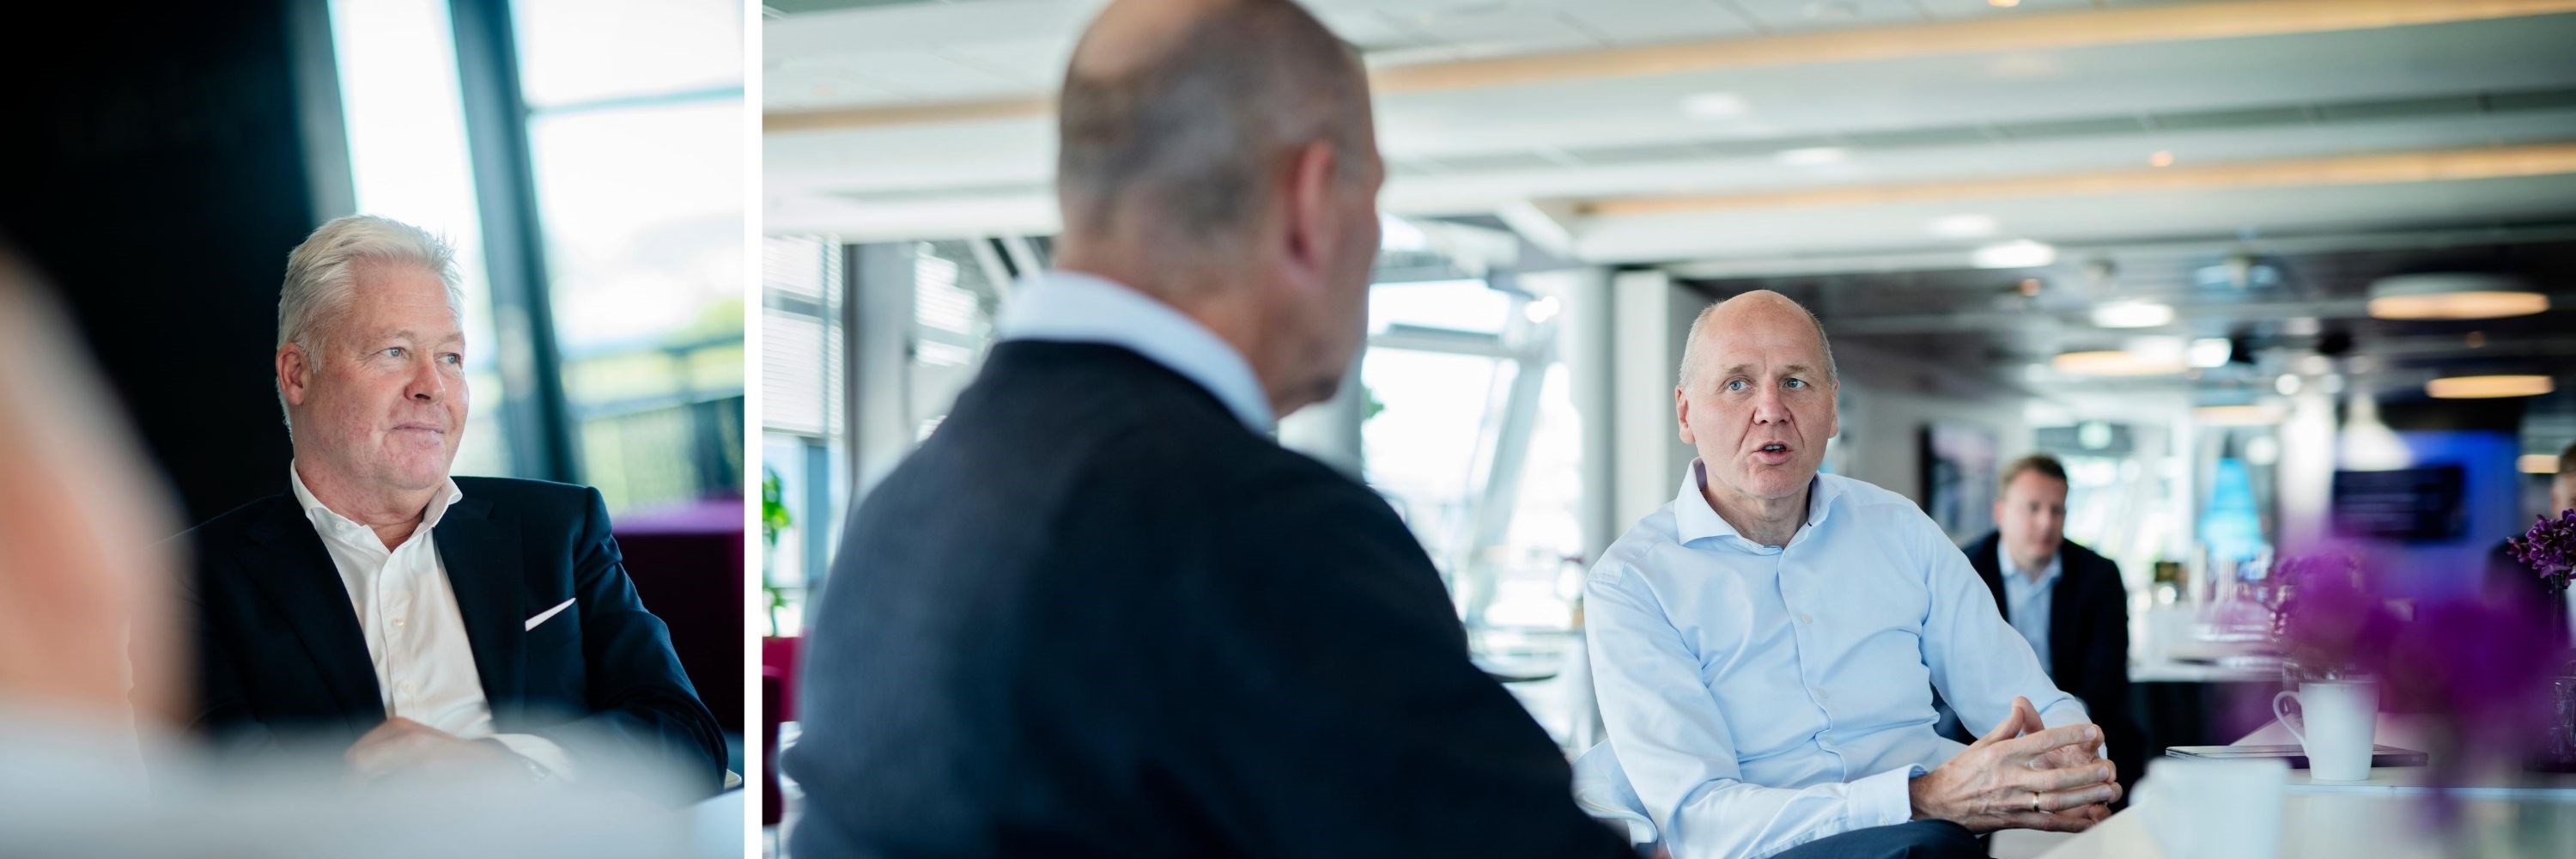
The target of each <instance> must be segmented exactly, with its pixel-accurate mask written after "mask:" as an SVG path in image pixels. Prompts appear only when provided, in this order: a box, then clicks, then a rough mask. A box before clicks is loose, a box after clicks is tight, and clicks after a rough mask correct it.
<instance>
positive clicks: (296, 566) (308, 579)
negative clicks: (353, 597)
mask: <svg viewBox="0 0 2576 859" xmlns="http://www.w3.org/2000/svg"><path fill="white" fill-rule="evenodd" d="M248 534H249V537H250V545H249V546H248V547H247V551H246V552H245V553H244V555H245V557H244V558H243V562H244V565H245V568H246V569H249V570H251V571H252V574H251V579H252V580H253V581H256V582H258V583H259V589H260V591H261V592H263V593H265V594H267V596H268V599H269V601H270V602H271V603H273V604H275V605H276V607H277V609H278V614H280V615H282V616H284V617H285V618H286V626H287V628H288V629H290V630H293V631H294V633H295V636H296V637H297V638H298V639H301V640H303V642H304V648H305V650H306V651H307V652H309V653H311V654H312V656H313V664H314V667H315V668H316V669H318V670H319V671H320V672H321V674H322V682H323V684H324V685H326V686H328V687H330V689H331V693H332V698H333V701H334V703H337V704H338V705H339V706H340V709H341V711H342V713H343V714H344V716H346V717H347V718H348V720H349V724H350V727H351V728H353V729H355V730H356V731H358V732H360V733H364V732H366V731H368V730H370V729H373V728H374V727H375V726H376V725H377V724H379V723H382V722H383V721H384V720H385V701H384V692H383V691H382V690H381V689H380V688H379V687H378V686H377V685H376V667H375V663H374V662H373V660H371V659H370V658H369V656H368V653H367V636H366V633H365V632H363V631H361V630H359V629H358V612H357V609H355V608H351V607H350V603H349V585H348V583H347V582H343V581H341V580H340V571H339V568H338V567H335V566H333V565H332V563H331V553H330V551H329V550H327V549H324V548H323V547H322V536H321V535H320V534H318V533H315V532H314V530H313V523H312V522H309V521H306V520H305V518H304V516H303V511H301V510H298V509H296V505H295V501H294V499H293V497H292V496H289V497H288V498H287V499H285V500H284V501H283V502H282V503H279V504H276V505H274V506H272V507H271V508H270V509H269V511H268V513H267V514H266V515H265V516H262V517H261V518H260V521H259V522H258V523H257V524H254V525H252V526H251V528H250V530H249V532H248Z"/></svg>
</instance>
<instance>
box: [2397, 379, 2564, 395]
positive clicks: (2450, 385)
mask: <svg viewBox="0 0 2576 859" xmlns="http://www.w3.org/2000/svg"><path fill="white" fill-rule="evenodd" d="M2556 389H2557V386H2556V385H2554V384H2552V383H2551V381H2550V379H2549V377H2548V376H2451V377H2448V378H2441V379H2434V380H2433V381H2430V382H2426V383H2424V393H2425V394H2427V395H2430V396H2432V397H2433V398H2435V399H2441V400H2486V399H2495V398H2498V397H2537V396H2540V395H2542V394H2546V393H2549V392H2550V391H2553V390H2556Z"/></svg>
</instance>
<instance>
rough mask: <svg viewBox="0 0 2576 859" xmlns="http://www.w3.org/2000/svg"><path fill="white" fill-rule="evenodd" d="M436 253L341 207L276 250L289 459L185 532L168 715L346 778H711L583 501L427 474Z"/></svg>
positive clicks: (451, 396) (575, 493)
mask: <svg viewBox="0 0 2576 859" xmlns="http://www.w3.org/2000/svg"><path fill="white" fill-rule="evenodd" d="M453 257H454V255H453V253H452V251H450V249H449V248H448V247H447V246H446V245H445V244H444V243H442V242H441V241H439V240H438V239H437V238H435V237H433V236H431V235H429V234H428V233H426V232H423V231H422V230H420V229H419V228H417V227H413V226H410V225H407V224H403V223H400V222H397V221H392V220H388V219H385V218H379V217H372V216H363V215H362V216H351V217H344V218H340V219H337V220H334V221H332V222H330V223H328V224H324V225H323V226H322V228H321V229H318V230H315V231H314V233H313V235H312V236H311V237H310V238H308V239H306V240H305V241H304V243H303V244H302V245H300V246H298V247H297V248H296V249H295V251H294V253H292V254H291V255H289V256H288V258H287V266H286V282H285V285H284V288H283V290H282V291H281V294H280V296H279V299H278V309H277V320H278V336H277V352H276V371H277V390H278V397H279V400H280V401H281V403H282V405H283V406H284V407H285V411H286V418H287V426H288V432H289V435H290V437H291V440H292V442H293V444H294V453H295V458H294V461H293V463H292V466H291V467H290V468H289V470H288V473H287V489H288V491H287V492H284V493H281V494H278V495H274V496H271V497H268V498H265V499H262V500H259V501H255V502H252V503H250V504H248V505H245V506H243V507H241V508H240V509H237V510H234V511H232V512H230V513H226V514H224V515H222V516H218V517H216V518H215V519H214V520H213V521H210V522H207V523H205V524H204V525H201V526H199V527H197V528H196V529H195V530H193V531H190V532H189V533H188V534H187V535H186V537H187V538H188V539H190V540H191V541H193V543H194V548H195V550H196V576H195V578H194V581H193V582H192V583H191V584H192V585H193V587H192V588H191V589H190V593H189V598H190V599H189V603H190V608H191V609H192V611H193V614H194V617H195V621H196V630H195V631H196V639H195V642H194V643H195V644H196V646H197V648H198V658H197V666H198V672H197V678H196V681H197V682H196V692H197V702H196V708H195V710H194V717H193V718H192V719H191V720H190V726H191V728H192V729H194V730H197V731H199V732H202V733H205V734H208V735H210V736H212V737H213V738H215V739H216V740H217V741H218V742H219V744H220V745H222V746H225V747H228V748H231V749H234V750H241V749H245V748H246V749H248V750H252V751H257V750H262V749H267V748H271V747H274V746H277V745H296V744H304V743H315V744H320V745H323V746H324V747H326V748H331V749H345V752H344V755H345V757H346V760H347V763H348V766H349V767H350V769H351V770H352V771H353V772H354V773H356V774H358V775H359V776H361V777H368V778H381V777H386V776H388V775H391V774H395V773H399V772H403V771H408V770H415V769H422V768H429V769H447V768H457V767H462V768H467V769H472V768H502V769H506V770H511V771H517V772H523V773H525V774H526V775H527V776H528V777H530V778H533V779H539V780H554V781H578V780H581V779H582V778H583V777H584V775H585V774H586V773H597V772H600V771H603V770H611V769H614V770H619V771H621V772H622V771H624V770H626V769H628V768H629V767H630V765H634V764H642V765H645V766H649V767H652V768H654V769H660V770H663V771H665V772H667V773H669V774H670V775H671V776H672V777H674V778H676V780H677V781H676V782H675V786H674V787H673V788H672V789H671V794H672V798H685V797H688V796H695V795H704V794H708V793H712V792H713V791H714V790H716V789H717V788H718V787H719V786H720V784H721V781H722V777H723V769H724V767H723V761H724V742H723V738H722V734H721V733H720V732H719V729H718V728H717V725H716V721H715V718H714V717H713V715H711V714H710V713H709V712H708V711H707V709H706V706H705V705H704V704H702V703H700V701H699V700H698V696H697V692H696V690H695V689H693V688H692V687H691V686H690V685H689V681H688V678H687V677H686V676H685V675H684V674H682V673H681V670H680V665H679V661H678V658H677V657H675V656H674V655H673V653H672V649H671V642H670V636H669V632H668V631H667V630H666V629H665V628H664V626H663V624H662V622H661V620H660V619H658V618H655V617H654V616H653V615H652V614H651V613H649V612H647V611H645V609H644V606H643V605H642V603H640V602H639V601H638V600H637V599H636V595H635V589H634V586H633V584H632V583H631V582H629V580H628V579H627V576H626V571H625V568H624V566H623V564H622V560H621V557H620V555H619V554H618V550H617V543H616V541H615V540H614V539H613V538H612V537H611V536H610V533H609V522H608V513H607V509H606V507H605V505H604V504H603V503H602V502H601V500H600V496H599V493H598V492H597V491H596V490H593V489H589V488H586V487H579V486H566V485H562V484H555V483H544V482H539V481H532V480H507V479H501V478H489V477H453V478H451V477H449V476H448V473H447V471H448V467H449V464H450V463H452V462H453V461H454V460H455V458H456V449H457V443H458V439H459V436H460V434H461V433H462V432H463V431H464V428H465V415H466V405H467V403H466V399H467V398H466V389H465V372H464V366H465V350H466V342H465V335H464V332H463V331H462V324H463V319H462V312H461V310H460V308H461V304H462V303H461V300H460V297H459V293H458V291H457V284H456V271H455V264H454V259H453Z"/></svg>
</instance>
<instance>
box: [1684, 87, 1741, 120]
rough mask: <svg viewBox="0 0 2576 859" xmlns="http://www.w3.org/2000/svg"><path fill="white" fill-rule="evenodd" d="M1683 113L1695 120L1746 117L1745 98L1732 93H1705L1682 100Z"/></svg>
mask: <svg viewBox="0 0 2576 859" xmlns="http://www.w3.org/2000/svg"><path fill="white" fill-rule="evenodd" d="M1682 113H1685V114H1688V115H1690V117H1691V118H1693V119H1733V118H1735V117H1739V116H1743V115H1744V97H1743V96H1740V95H1736V94H1734V93H1731V92H1704V93H1700V94H1697V95H1693V96H1690V97H1687V98H1684V99H1682Z"/></svg>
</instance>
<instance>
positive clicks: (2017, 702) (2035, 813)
mask: <svg viewBox="0 0 2576 859" xmlns="http://www.w3.org/2000/svg"><path fill="white" fill-rule="evenodd" d="M2101 742H2102V729H2101V728H2098V727H2095V726H2093V725H2066V726H2062V727H2056V728H2044V727H2042V725H2041V723H2040V720H2039V711H2038V710H2036V709H2033V708H2032V707H2031V705H2030V699H2028V698H2014V699H2013V710H2012V714H2011V715H2009V716H2005V717H2004V720H2003V722H2001V723H1999V724H1997V725H1995V728H1994V730H1991V731H1987V732H1986V735H1985V736H1983V737H1979V738H1977V742H1976V743H1975V744H1974V745H1971V746H1969V747H1968V749H1967V751H1964V752H1960V753H1959V756H1958V757H1955V758H1951V759H1950V762H1949V763H1946V764H1942V765H1941V768H1940V769H1936V770H1933V771H1932V772H1931V773H1930V774H1927V775H1925V776H1923V777H1922V778H1918V779H1915V780H1914V781H1913V782H1912V783H1911V784H1910V785H1909V787H1908V790H1909V792H1910V793H1911V794H1912V796H1911V799H1912V800H1913V804H1914V818H1915V819H1916V820H1947V821H1951V822H1953V823H1957V824H1959V825H1961V826H1965V827H1967V828H1968V829H1969V830H1971V831H1975V832H1991V831H1994V830H1997V829H2042V830H2047V831H2051V832H2082V831H2084V830H2085V829H2088V828H2091V827H2092V825H2093V824H2095V823H2099V822H2101V820H2102V818H2104V817H2107V816H2109V814H2110V810H2109V808H2108V805H2109V803H2110V802H2112V801H2113V800H2116V799H2119V798H2120V786H2119V785H2118V784H2116V783H2114V782H2113V781H2112V767H2111V762H2109V761H2105V760H2101V759H2100V758H2098V757H2095V755H2094V753H2093V749H2094V748H2095V747H2096V746H2097V745H2099V744H2100V743H2101Z"/></svg>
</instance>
